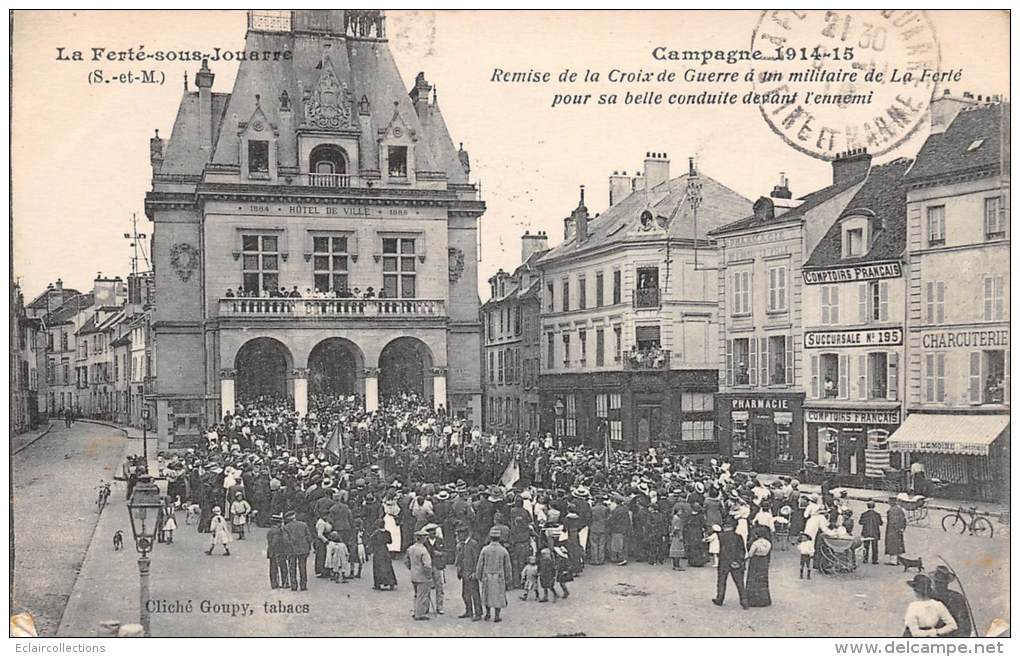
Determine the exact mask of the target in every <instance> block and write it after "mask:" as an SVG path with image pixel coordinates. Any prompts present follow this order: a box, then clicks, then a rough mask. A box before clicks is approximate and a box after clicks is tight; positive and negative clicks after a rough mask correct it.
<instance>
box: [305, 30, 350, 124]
mask: <svg viewBox="0 0 1020 657" xmlns="http://www.w3.org/2000/svg"><path fill="white" fill-rule="evenodd" d="M321 68H322V72H321V73H320V74H319V81H318V82H317V83H316V84H315V86H314V87H313V88H312V89H307V90H305V98H304V104H305V121H306V122H307V123H308V124H309V125H312V126H315V127H318V128H327V129H332V130H338V129H340V128H346V127H348V126H350V124H351V92H350V91H349V90H348V89H347V83H345V82H341V80H340V78H338V77H337V75H336V72H335V71H334V70H333V62H332V60H331V59H330V57H329V49H328V48H327V49H326V50H324V51H323V53H322V64H321Z"/></svg>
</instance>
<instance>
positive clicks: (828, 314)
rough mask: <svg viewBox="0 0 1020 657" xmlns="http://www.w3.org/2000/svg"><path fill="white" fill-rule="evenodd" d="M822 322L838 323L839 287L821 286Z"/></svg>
mask: <svg viewBox="0 0 1020 657" xmlns="http://www.w3.org/2000/svg"><path fill="white" fill-rule="evenodd" d="M822 324H839V287H838V286H836V285H823V286H822Z"/></svg>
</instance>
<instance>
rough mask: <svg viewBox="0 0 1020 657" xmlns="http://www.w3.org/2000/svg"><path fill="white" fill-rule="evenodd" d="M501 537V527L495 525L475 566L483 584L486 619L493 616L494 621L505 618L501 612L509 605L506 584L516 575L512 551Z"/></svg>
mask: <svg viewBox="0 0 1020 657" xmlns="http://www.w3.org/2000/svg"><path fill="white" fill-rule="evenodd" d="M499 539H500V534H499V529H498V528H496V527H493V528H492V529H491V530H490V531H489V544H488V545H486V546H485V547H483V548H482V551H481V554H479V555H478V565H477V566H476V567H475V578H476V579H477V580H478V582H479V584H480V586H481V594H482V606H484V607H485V620H489V619H490V618H492V621H493V622H494V623H499V622H501V621H502V620H503V619H501V618H500V617H499V614H500V612H501V611H502V610H503V608H504V607H506V606H507V598H506V586H507V582H509V581H510V580H511V579H513V576H514V575H513V570H512V567H511V564H510V553H509V552H507V550H506V548H505V547H503V545H502V544H501V543H500V542H499ZM493 612H495V613H493Z"/></svg>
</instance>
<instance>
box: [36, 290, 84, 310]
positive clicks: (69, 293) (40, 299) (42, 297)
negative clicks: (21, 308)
mask: <svg viewBox="0 0 1020 657" xmlns="http://www.w3.org/2000/svg"><path fill="white" fill-rule="evenodd" d="M51 292H56V290H55V289H51V288H47V289H45V290H43V291H42V293H40V294H39V296H37V297H36V298H35V299H32V302H31V303H29V304H28V305H27V306H25V307H26V308H29V309H31V310H38V309H40V308H45V307H46V304H47V297H48V296H49V294H50V293H51ZM79 294H81V292H79V291H78V290H76V289H74V288H73V287H65V288H64V289H63V294H62V297H63V299H62V301H61V303H63V302H64V301H66V300H67V299H73V298H74V297H76V296H78V295H79Z"/></svg>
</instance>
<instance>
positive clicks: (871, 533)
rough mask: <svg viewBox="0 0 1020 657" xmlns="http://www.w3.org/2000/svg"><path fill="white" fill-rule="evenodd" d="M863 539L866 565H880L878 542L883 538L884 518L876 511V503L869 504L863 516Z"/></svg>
mask: <svg viewBox="0 0 1020 657" xmlns="http://www.w3.org/2000/svg"><path fill="white" fill-rule="evenodd" d="M860 520H861V538H862V539H864V563H868V553H869V552H870V553H871V563H873V564H875V563H878V541H879V539H881V538H882V516H880V515H878V511H875V503H874V502H868V510H867V511H865V512H864V513H862V514H861V518H860Z"/></svg>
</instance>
